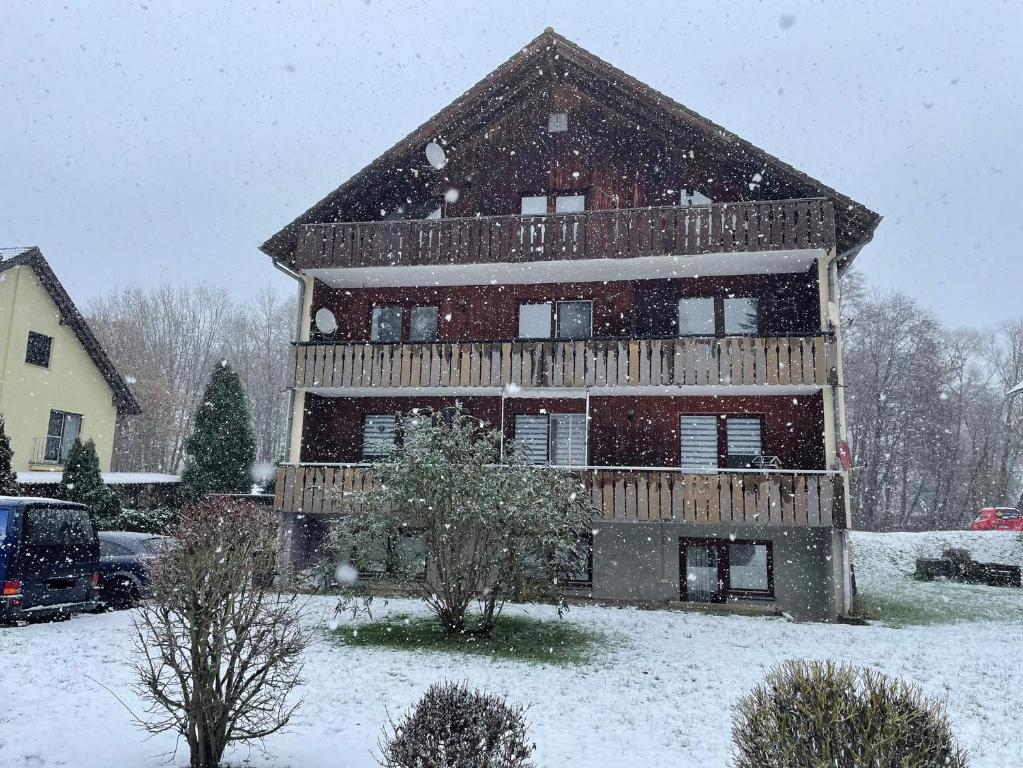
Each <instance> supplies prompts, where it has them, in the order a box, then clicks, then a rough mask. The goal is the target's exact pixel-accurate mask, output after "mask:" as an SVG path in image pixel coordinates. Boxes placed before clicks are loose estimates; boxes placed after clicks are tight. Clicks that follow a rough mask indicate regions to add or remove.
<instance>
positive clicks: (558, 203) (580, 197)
mask: <svg viewBox="0 0 1023 768" xmlns="http://www.w3.org/2000/svg"><path fill="white" fill-rule="evenodd" d="M585 210H586V195H584V194H582V193H579V194H575V195H558V196H557V197H556V198H555V199H554V212H555V213H583V212H584V211H585Z"/></svg>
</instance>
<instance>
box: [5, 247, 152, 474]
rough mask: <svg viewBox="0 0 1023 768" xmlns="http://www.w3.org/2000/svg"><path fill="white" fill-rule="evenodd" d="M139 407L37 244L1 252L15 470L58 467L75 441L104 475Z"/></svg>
mask: <svg viewBox="0 0 1023 768" xmlns="http://www.w3.org/2000/svg"><path fill="white" fill-rule="evenodd" d="M136 413H139V406H138V403H137V402H136V401H135V398H134V397H133V396H132V394H131V391H130V390H129V389H128V386H127V384H126V383H125V381H124V379H123V378H122V377H121V375H120V374H119V373H118V372H117V369H115V368H114V366H113V363H111V362H110V359H109V358H108V357H107V355H106V353H105V352H104V351H103V347H102V346H100V343H99V341H97V339H96V337H95V336H94V335H93V333H92V330H91V329H90V328H89V326H88V324H87V323H86V322H85V318H84V317H82V314H81V313H80V312H79V311H78V309H77V308H76V307H75V305H74V302H72V301H71V297H70V296H68V294H67V291H65V290H64V287H63V286H62V285H61V284H60V281H59V280H58V279H57V276H56V275H55V274H54V273H53V270H52V269H50V265H49V264H48V263H47V262H46V259H45V258H43V254H42V252H41V251H40V250H39V249H38V248H36V247H30V248H0V416H3V419H4V425H5V430H6V432H7V435H8V436H9V437H10V439H11V448H12V449H13V450H14V466H13V469H14V470H15V471H17V472H26V471H31V470H36V471H38V470H52V471H55V472H56V471H60V470H61V469H63V463H64V460H65V459H66V458H67V454H68V451H69V450H70V449H71V446H72V445H73V444H74V441H75V439H76V438H81V439H82V440H83V441H84V440H88V439H90V438H91V439H92V440H94V441H95V443H96V451H97V453H98V454H99V462H100V469H101V471H104V472H106V471H109V469H110V457H111V454H112V453H113V446H114V433H115V431H116V427H117V419H118V418H119V417H121V416H128V415H132V414H136Z"/></svg>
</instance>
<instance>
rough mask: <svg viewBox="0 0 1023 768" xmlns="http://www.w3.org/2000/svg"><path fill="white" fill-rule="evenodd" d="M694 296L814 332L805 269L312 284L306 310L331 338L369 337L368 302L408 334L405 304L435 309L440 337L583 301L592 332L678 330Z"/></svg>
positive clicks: (495, 335) (474, 333)
mask: <svg viewBox="0 0 1023 768" xmlns="http://www.w3.org/2000/svg"><path fill="white" fill-rule="evenodd" d="M695 296H717V297H729V296H750V297H755V298H756V299H757V300H758V304H759V307H760V312H759V315H760V320H759V322H760V328H759V335H761V336H788V335H792V336H799V335H807V336H809V335H813V334H815V333H818V332H819V331H818V329H819V328H820V303H819V289H818V286H817V271H816V268H813V269H811V270H810V271H809V272H807V273H805V274H789V273H785V274H760V275H739V276H727V277H703V278H688V279H683V278H680V279H672V280H638V281H606V282H589V283H540V284H533V285H468V286H466V285H462V286H436V287H427V288H375V289H374V288H349V289H334V288H330V287H329V286H327V285H325V284H323V283H321V282H317V283H316V288H315V290H314V292H313V300H312V310H313V314H314V315H315V313H316V310H318V309H320V308H321V307H326V308H327V309H329V310H331V311H332V312H333V313H334V315H335V316H336V318H337V321H338V330H337V332H336V333H334V334H333V336H332V338H333V339H334V340H337V341H368V340H369V338H370V326H371V317H372V312H373V307H376V306H400V307H402V308H403V309H404V310H405V312H404V318H405V321H404V322H405V325H406V327H405V329H404V332H403V337H405V338H407V336H408V318H409V314H410V313H409V310H410V309H411V308H412V307H417V306H436V307H438V310H439V312H438V314H439V321H438V327H437V331H438V340H439V341H489V340H497V339H513V338H515V336H516V334H517V332H518V307H519V305H520V304H523V303H530V302H539V301H563V300H571V299H589V300H592V301H593V336H594V337H595V338H632V339H638V338H652V337H672V336H675V335H677V330H678V329H677V322H678V300H679V299H680V298H683V297H695Z"/></svg>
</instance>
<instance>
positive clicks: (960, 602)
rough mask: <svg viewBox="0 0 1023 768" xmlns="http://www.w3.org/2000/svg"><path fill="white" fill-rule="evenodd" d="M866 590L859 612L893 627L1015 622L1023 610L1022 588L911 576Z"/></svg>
mask: <svg viewBox="0 0 1023 768" xmlns="http://www.w3.org/2000/svg"><path fill="white" fill-rule="evenodd" d="M885 586H886V588H884V589H879V588H878V585H872V586H871V587H868V588H865V589H863V591H861V592H860V594H859V595H857V597H856V612H857V614H858V615H860V616H862V617H863V618H865V619H870V620H873V621H880V622H882V623H883V624H886V625H888V626H890V627H911V626H926V625H934V624H961V623H964V622H992V623H995V624H1004V623H1012V622H1014V621H1017V620H1018V618H1017V617H1018V616H1020V615H1021V611H1023V590H1019V589H1008V588H1005V587H988V586H983V585H979V584H958V583H955V582H950V581H940V580H939V581H916V580H915V579H912V578H911V577H908V576H906V577H904V578H903V579H901V580H899V581H896V582H893V583H890V584H887V585H885Z"/></svg>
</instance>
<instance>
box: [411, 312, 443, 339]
mask: <svg viewBox="0 0 1023 768" xmlns="http://www.w3.org/2000/svg"><path fill="white" fill-rule="evenodd" d="M409 340H410V341H436V340H437V307H412V320H411V328H410V333H409Z"/></svg>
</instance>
